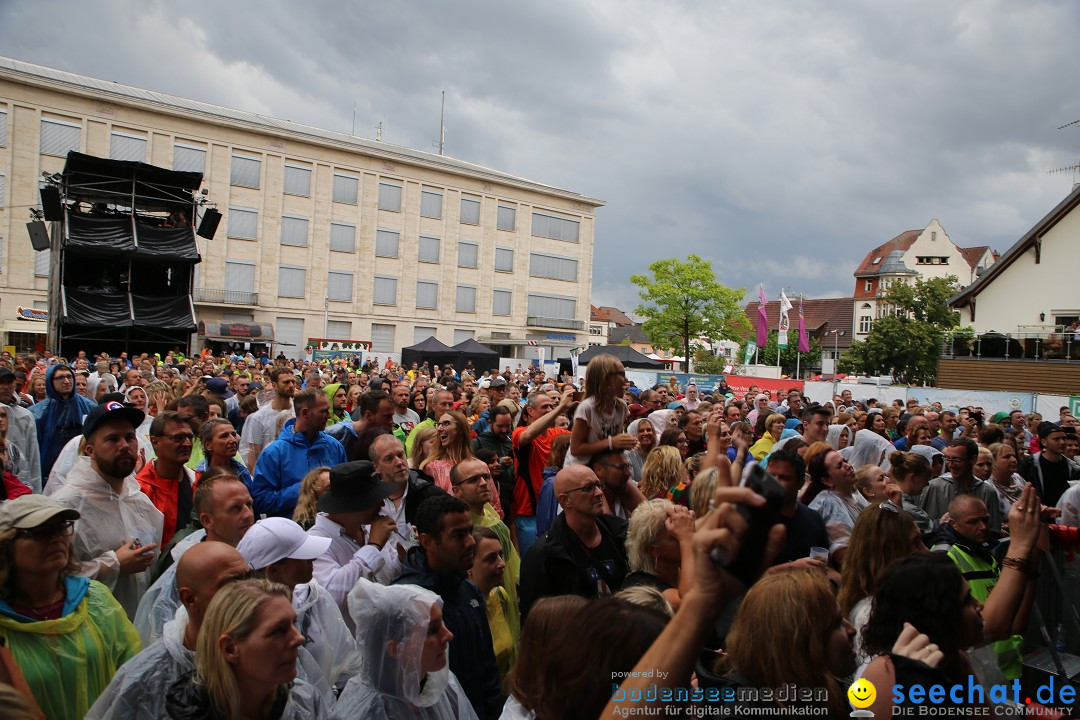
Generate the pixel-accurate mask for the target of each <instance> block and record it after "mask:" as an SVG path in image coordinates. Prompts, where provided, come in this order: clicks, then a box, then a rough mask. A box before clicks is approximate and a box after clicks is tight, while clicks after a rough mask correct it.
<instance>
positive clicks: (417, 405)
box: [409, 390, 427, 418]
mask: <svg viewBox="0 0 1080 720" xmlns="http://www.w3.org/2000/svg"><path fill="white" fill-rule="evenodd" d="M409 408H410V409H411V410H413V411H414V412H416V414H417V415H419V416H420V417H422V418H425V417H427V399H426V398H425V397H424V392H423V390H416V391H414V392H413V393H412V395H410V396H409Z"/></svg>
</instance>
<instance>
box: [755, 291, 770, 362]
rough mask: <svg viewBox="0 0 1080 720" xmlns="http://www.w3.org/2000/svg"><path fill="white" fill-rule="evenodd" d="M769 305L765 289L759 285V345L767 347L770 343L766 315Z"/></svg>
mask: <svg viewBox="0 0 1080 720" xmlns="http://www.w3.org/2000/svg"><path fill="white" fill-rule="evenodd" d="M768 304H769V301H768V299H766V297H765V287H764V286H763V285H760V284H759V285H758V318H757V345H758V347H759V348H763V347H765V344H766V343H768V342H769V318H768V316H766V315H765V306H766V305H768Z"/></svg>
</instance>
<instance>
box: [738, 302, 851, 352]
mask: <svg viewBox="0 0 1080 720" xmlns="http://www.w3.org/2000/svg"><path fill="white" fill-rule="evenodd" d="M851 300H852V299H851V298H826V299H822V300H803V318H804V321H805V323H806V334H807V336H808V337H810V338H816V339H817V341H818V342H819V343H821V358H822V359H823V360H828V359H835V357H836V356H838V355H843V354H844V351H845V350H847V349H848V348H849V347H851V324H852V317H851V310H852V307H853V304H852V302H851ZM791 303H792V305H794V307H793V308H792V309H791V310H790V311H788V320H789V321H790V323H791V330H789V331H788V342H789V343H791V344H797V343H798V342H799V335H798V332H799V300H798V299H797V298H791ZM745 312H746V319H747V320H749V321H750V327H752V328H756V327H757V321H758V302H757V300H754V301H753V302H750V303H748V304H747V306H746V309H745ZM765 317H766V318H768V320H769V329H770V330H776V329H777V328H778V327H780V301H779V300H772V301H770V302H768V303H766V304H765ZM804 368H805V369H806V370H810V369H811V368H810V366H806V365H804Z"/></svg>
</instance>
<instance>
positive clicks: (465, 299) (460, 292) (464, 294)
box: [457, 285, 476, 313]
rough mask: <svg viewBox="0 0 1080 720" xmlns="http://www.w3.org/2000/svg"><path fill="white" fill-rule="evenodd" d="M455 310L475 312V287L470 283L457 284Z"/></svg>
mask: <svg viewBox="0 0 1080 720" xmlns="http://www.w3.org/2000/svg"><path fill="white" fill-rule="evenodd" d="M457 311H458V312H463V313H474V312H476V288H475V287H473V286H472V285H458V286H457Z"/></svg>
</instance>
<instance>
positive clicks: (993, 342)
mask: <svg viewBox="0 0 1080 720" xmlns="http://www.w3.org/2000/svg"><path fill="white" fill-rule="evenodd" d="M941 356H942V357H944V358H973V359H977V360H1024V361H1027V362H1066V363H1068V362H1080V333H1078V332H1076V331H1074V330H1068V329H1056V331H1043V332H1016V333H1004V334H1003V333H996V332H989V333H983V334H982V335H974V334H972V333H963V332H960V333H951V334H949V335H946V336H945V340H944V343H943V347H942V350H941Z"/></svg>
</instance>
